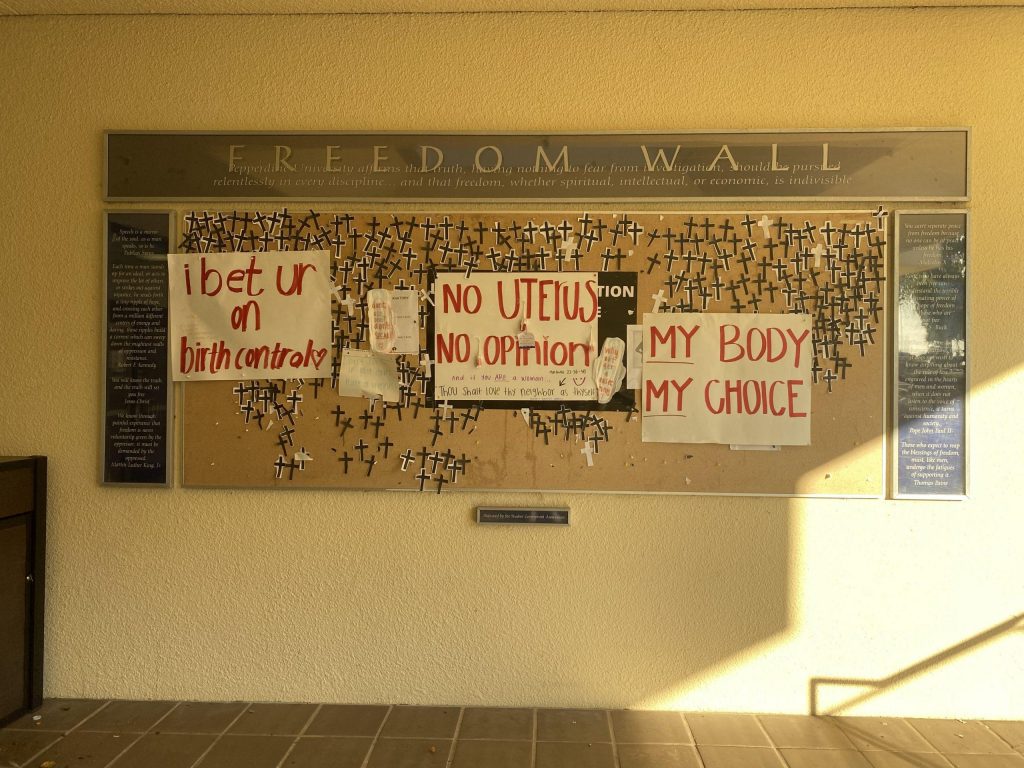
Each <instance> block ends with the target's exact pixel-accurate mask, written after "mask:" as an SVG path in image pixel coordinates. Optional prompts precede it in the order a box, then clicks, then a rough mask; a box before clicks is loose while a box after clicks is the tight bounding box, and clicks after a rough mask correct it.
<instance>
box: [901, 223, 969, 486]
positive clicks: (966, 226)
mask: <svg viewBox="0 0 1024 768" xmlns="http://www.w3.org/2000/svg"><path fill="white" fill-rule="evenodd" d="M947 214H956V215H961V216H963V217H964V235H965V238H966V240H965V243H964V256H965V259H966V271H965V273H964V337H965V341H966V344H967V349H966V352H965V361H964V449H963V450H964V456H963V461H964V492H963V493H962V494H955V493H950V494H940V493H900V491H899V457H898V456H897V455H896V452H897V451H899V447H900V441H899V425H900V418H899V416H900V414H899V407H900V398H899V392H898V388H899V364H900V361H899V355H900V344H899V312H894V313H893V316H892V322H891V334H892V340H893V341H892V352H891V358H890V365H891V366H892V372H893V373H892V386H891V387H890V389H889V391H888V392H887V395H888V396H890V397H891V398H892V401H891V402H892V422H891V424H890V438H889V450H888V457H889V465H890V467H891V470H890V472H889V475H890V477H889V497H890V498H892V499H897V500H920V501H964V500H966V499H968V498H970V495H971V460H970V459H971V346H972V341H971V310H970V298H971V212H970V211H969V210H968V209H967V208H900V209H898V210H896V211H895V215H894V217H893V225H894V229H893V247H892V249H891V251H890V252H891V254H892V285H891V287H890V291H889V304H890V306H896V303H897V302H898V300H899V279H900V243H899V234H900V217H901V216H905V215H909V216H915V215H925V216H929V215H931V216H935V215H947Z"/></svg>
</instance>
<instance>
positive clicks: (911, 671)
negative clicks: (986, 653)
mask: <svg viewBox="0 0 1024 768" xmlns="http://www.w3.org/2000/svg"><path fill="white" fill-rule="evenodd" d="M1022 622H1024V613H1021V614H1017V615H1016V616H1014V617H1012V618H1010V619H1007V620H1006V621H1004V622H1002V623H1000V624H996V625H995V626H993V627H989V628H988V629H986V630H985V631H984V632H979V633H978V634H976V635H974V636H973V637H969V638H967V639H966V640H964V641H963V642H960V643H957V644H956V645H951V646H950V647H948V648H944V649H943V650H941V651H939V652H938V653H934V654H932V655H931V656H929V657H927V658H925V659H922V660H921V661H919V662H917V663H916V664H911V665H910V666H909V667H906V668H905V669H901V670H900V671H898V672H895V673H893V674H891V675H889V676H888V677H883V678H880V679H877V680H871V679H866V678H855V677H812V678H811V681H810V686H809V687H810V690H809V704H808V707H809V710H810V713H811V714H812V715H834V714H838V713H840V712H842V711H844V710H845V709H847V708H849V707H853V706H855V705H857V704H860V703H862V702H865V701H868V700H869V699H873V698H874V697H876V696H879V695H881V694H882V693H885V691H887V690H888V689H890V688H892V687H894V686H896V685H899V684H900V683H903V682H906V681H907V680H910V679H911V678H914V677H917V676H918V675H921V674H924V673H925V672H928V671H930V670H932V669H934V668H935V667H939V666H941V665H943V664H945V663H947V662H949V661H951V660H952V659H954V658H956V657H957V656H961V655H963V654H965V653H967V652H969V651H972V650H974V649H976V648H978V647H979V646H981V645H984V644H985V643H989V642H991V641H993V640H995V639H997V638H999V637H1002V636H1003V635H1005V634H1007V633H1009V632H1014V631H1018V630H1020V629H1024V625H1022ZM826 686H837V687H856V688H867V689H868V690H867V691H864V692H862V693H858V694H856V695H854V696H852V697H850V698H848V699H846V700H844V701H843V702H841V703H840V704H837V705H835V706H832V707H829V708H828V709H826V710H825V711H820V709H819V705H818V699H819V696H820V695H821V692H820V690H819V689H821V688H824V687H826Z"/></svg>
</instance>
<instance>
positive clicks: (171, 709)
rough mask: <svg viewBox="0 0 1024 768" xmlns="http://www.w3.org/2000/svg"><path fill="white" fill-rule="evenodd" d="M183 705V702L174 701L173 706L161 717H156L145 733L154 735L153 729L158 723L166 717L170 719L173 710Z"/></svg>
mask: <svg viewBox="0 0 1024 768" xmlns="http://www.w3.org/2000/svg"><path fill="white" fill-rule="evenodd" d="M184 703H185V702H184V701H176V702H174V706H173V707H171V708H170V709H168V710H167V711H166V712H164V713H163V715H161V716H160V717H158V718H157V720H156V722H155V723H153V724H152V725H151V726H149V729H148V730H147V731H146V733H154V730H153V729H154V728H156V727H157V726H158V725H160V723H162V722H163V721H164V720H166V719H167V718H168V717H170V716H171V713H172V712H174V710H176V709H177V708H178V707H180V706H181V705H182V704H184Z"/></svg>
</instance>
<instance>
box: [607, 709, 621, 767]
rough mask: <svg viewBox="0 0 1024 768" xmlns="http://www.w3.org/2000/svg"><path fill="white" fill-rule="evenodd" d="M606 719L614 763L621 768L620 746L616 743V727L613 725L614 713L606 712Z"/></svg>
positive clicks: (608, 710)
mask: <svg viewBox="0 0 1024 768" xmlns="http://www.w3.org/2000/svg"><path fill="white" fill-rule="evenodd" d="M604 719H605V721H606V722H607V723H608V737H609V738H610V739H611V740H612V763H613V764H614V765H615V768H620V763H619V745H618V744H616V743H615V726H614V725H612V711H611V710H610V709H606V710H605V711H604Z"/></svg>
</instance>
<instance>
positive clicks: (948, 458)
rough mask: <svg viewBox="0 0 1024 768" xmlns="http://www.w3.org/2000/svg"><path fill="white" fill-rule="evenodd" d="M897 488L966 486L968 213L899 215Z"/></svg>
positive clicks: (917, 491) (948, 491) (939, 492)
mask: <svg viewBox="0 0 1024 768" xmlns="http://www.w3.org/2000/svg"><path fill="white" fill-rule="evenodd" d="M897 229H898V231H897V237H898V239H899V242H898V246H899V254H898V255H899V288H898V291H899V294H898V302H899V324H898V326H897V327H898V339H897V372H896V375H897V402H896V418H897V428H898V438H897V445H896V471H897V483H896V493H897V495H899V496H929V497H934V496H952V497H961V496H964V495H966V493H967V456H966V447H967V446H966V443H967V419H966V413H965V408H966V402H967V315H966V306H967V214H966V213H962V212H956V213H934V214H926V213H912V214H911V213H902V214H900V216H899V219H898V227H897Z"/></svg>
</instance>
